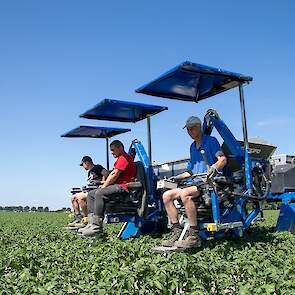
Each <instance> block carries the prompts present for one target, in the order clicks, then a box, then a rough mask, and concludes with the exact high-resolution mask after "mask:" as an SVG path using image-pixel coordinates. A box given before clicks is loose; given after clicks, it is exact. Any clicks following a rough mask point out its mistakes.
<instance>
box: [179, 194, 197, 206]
mask: <svg viewBox="0 0 295 295" xmlns="http://www.w3.org/2000/svg"><path fill="white" fill-rule="evenodd" d="M180 198H181V201H182V203H183V204H186V203H188V202H191V201H194V200H195V199H196V196H192V195H190V194H188V193H187V192H182V193H181V195H180Z"/></svg>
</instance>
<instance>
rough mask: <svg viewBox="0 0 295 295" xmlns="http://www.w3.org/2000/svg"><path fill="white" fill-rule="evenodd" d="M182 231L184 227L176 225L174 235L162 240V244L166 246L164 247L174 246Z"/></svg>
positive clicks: (173, 230)
mask: <svg viewBox="0 0 295 295" xmlns="http://www.w3.org/2000/svg"><path fill="white" fill-rule="evenodd" d="M181 233H182V228H178V227H174V228H173V229H172V236H171V238H170V239H169V240H164V241H162V243H161V246H164V247H173V246H174V243H175V242H176V241H178V239H179V237H180V235H181Z"/></svg>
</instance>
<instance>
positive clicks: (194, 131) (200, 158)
mask: <svg viewBox="0 0 295 295" xmlns="http://www.w3.org/2000/svg"><path fill="white" fill-rule="evenodd" d="M184 128H186V129H187V133H188V134H189V136H190V137H191V138H192V139H193V140H194V142H193V143H192V144H191V147H190V162H189V164H188V167H187V171H186V172H184V173H182V174H179V175H177V176H175V177H173V178H174V179H175V180H176V181H179V180H183V179H186V178H191V176H192V175H193V174H197V173H207V178H212V177H214V176H215V175H216V174H217V173H218V171H219V170H221V169H222V168H223V167H224V166H225V165H226V157H225V156H224V154H223V152H222V151H221V148H220V145H219V143H218V141H217V139H216V138H215V137H213V136H208V135H204V134H203V133H202V123H201V120H200V119H199V118H198V117H194V116H192V117H189V118H188V119H187V121H186V124H185V126H184ZM202 150H203V151H204V152H205V157H206V159H207V161H208V163H206V162H205V157H204V155H202V153H201V151H202ZM208 164H209V166H210V168H209V170H208V168H207V165H208ZM199 196H200V190H199V189H198V187H197V186H196V185H193V183H192V186H189V187H186V188H176V189H172V190H169V191H166V192H165V193H164V194H163V202H164V205H165V208H166V211H167V214H168V216H169V218H170V221H171V223H172V237H171V239H169V240H165V241H163V242H162V246H165V247H172V246H177V247H179V248H192V247H199V246H201V239H200V237H199V232H198V227H197V210H196V206H195V203H194V201H193V199H194V198H196V197H199ZM179 199H181V201H182V203H183V205H184V208H185V212H186V214H187V217H188V221H189V224H190V229H189V235H188V236H187V238H186V239H184V240H182V241H178V239H179V237H180V234H181V232H182V227H181V226H180V224H179V220H178V212H177V209H176V207H175V204H174V200H179Z"/></svg>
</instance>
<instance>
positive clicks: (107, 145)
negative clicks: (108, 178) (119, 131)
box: [106, 137, 110, 170]
mask: <svg viewBox="0 0 295 295" xmlns="http://www.w3.org/2000/svg"><path fill="white" fill-rule="evenodd" d="M106 154H107V169H108V170H110V159H109V138H108V137H106Z"/></svg>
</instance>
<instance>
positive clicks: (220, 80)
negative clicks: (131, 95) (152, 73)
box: [136, 61, 252, 102]
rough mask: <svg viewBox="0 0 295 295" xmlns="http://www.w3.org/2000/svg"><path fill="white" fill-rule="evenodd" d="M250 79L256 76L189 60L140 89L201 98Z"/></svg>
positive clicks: (167, 94)
mask: <svg viewBox="0 0 295 295" xmlns="http://www.w3.org/2000/svg"><path fill="white" fill-rule="evenodd" d="M250 81H252V77H248V76H244V75H242V74H238V73H233V72H229V71H225V70H222V69H219V68H213V67H209V66H204V65H200V64H196V63H192V62H189V61H187V62H184V63H182V64H180V65H179V66H177V67H175V68H173V69H172V70H170V71H168V72H167V73H165V74H163V75H162V76H160V77H159V78H157V79H155V80H153V81H152V82H150V83H148V84H146V85H144V86H142V87H140V88H138V89H137V90H136V92H138V93H144V94H148V95H153V96H159V97H166V98H171V99H178V100H186V101H195V102H197V101H199V100H202V99H205V98H208V97H211V96H213V95H216V94H218V93H221V92H223V91H226V90H229V89H231V88H234V87H237V86H238V85H239V84H241V83H246V82H250Z"/></svg>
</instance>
